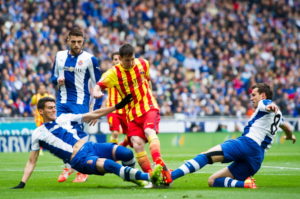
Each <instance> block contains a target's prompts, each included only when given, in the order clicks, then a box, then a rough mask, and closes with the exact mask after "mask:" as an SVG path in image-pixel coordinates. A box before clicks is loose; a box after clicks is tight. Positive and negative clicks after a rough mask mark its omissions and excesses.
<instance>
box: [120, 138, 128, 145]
mask: <svg viewBox="0 0 300 199" xmlns="http://www.w3.org/2000/svg"><path fill="white" fill-rule="evenodd" d="M128 144H129V143H128V138H127V137H125V138H124V140H123V141H122V142H120V143H119V145H121V146H125V147H126V146H128Z"/></svg>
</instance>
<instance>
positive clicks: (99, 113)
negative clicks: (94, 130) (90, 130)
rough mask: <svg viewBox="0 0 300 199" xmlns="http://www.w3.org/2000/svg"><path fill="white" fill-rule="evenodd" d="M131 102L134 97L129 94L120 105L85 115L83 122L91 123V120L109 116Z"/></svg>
mask: <svg viewBox="0 0 300 199" xmlns="http://www.w3.org/2000/svg"><path fill="white" fill-rule="evenodd" d="M131 100H132V95H131V94H129V95H127V96H126V97H125V98H124V99H122V101H121V102H120V103H118V104H116V106H112V107H107V108H100V109H97V110H95V111H92V112H88V113H85V114H83V116H82V121H83V122H87V123H89V122H90V121H91V120H93V119H98V118H100V117H102V116H104V115H107V114H108V113H111V112H113V111H114V110H116V109H121V108H124V106H126V104H128V103H129V102H131Z"/></svg>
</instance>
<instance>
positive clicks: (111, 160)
mask: <svg viewBox="0 0 300 199" xmlns="http://www.w3.org/2000/svg"><path fill="white" fill-rule="evenodd" d="M130 100H131V96H130V95H128V96H126V97H125V98H124V99H123V100H122V101H121V102H120V103H118V104H117V105H116V106H113V107H107V108H103V109H98V110H95V111H92V112H89V113H85V114H71V113H69V114H68V115H65V116H59V117H57V118H56V106H55V100H54V99H53V98H50V97H45V98H42V99H41V100H40V101H39V102H38V110H39V113H40V114H41V116H42V117H43V119H44V124H43V125H42V126H40V127H38V128H36V129H35V130H34V133H33V134H32V139H31V152H30V155H29V159H28V161H27V164H26V166H25V169H24V173H23V177H22V180H21V182H20V183H19V184H18V185H17V186H16V187H13V188H16V189H19V188H24V187H25V184H26V182H27V181H28V180H29V178H30V176H31V174H32V172H33V171H34V168H35V165H36V163H37V160H38V156H39V149H40V147H43V148H45V149H48V150H49V151H50V152H51V153H52V154H53V155H55V156H57V157H58V158H60V159H62V160H63V161H64V162H68V163H70V164H71V166H72V168H74V169H76V170H77V171H80V172H82V173H86V174H96V175H103V174H104V173H114V174H116V175H118V176H120V177H121V178H123V179H124V180H127V181H135V180H143V181H149V180H150V174H148V173H143V172H141V171H138V170H137V169H134V168H132V166H133V165H134V163H135V159H134V156H133V153H132V151H131V150H130V149H127V148H125V147H123V146H118V145H116V144H113V143H93V142H86V141H84V140H82V139H80V138H79V137H78V136H77V134H76V133H75V132H74V131H76V130H77V129H75V128H73V127H72V126H71V125H70V126H67V127H66V128H64V127H63V126H65V125H64V123H69V122H70V121H76V122H78V123H82V122H88V123H89V122H93V120H94V119H97V118H99V117H101V116H103V115H106V114H107V113H109V112H112V111H114V110H116V109H120V108H123V107H124V106H125V105H126V104H127V103H128V102H130ZM117 160H121V161H122V164H123V166H122V165H120V164H118V163H116V162H115V161H117ZM161 170H162V167H161V166H160V167H156V170H155V171H154V172H153V173H152V180H153V181H154V183H156V182H159V180H162V179H161Z"/></svg>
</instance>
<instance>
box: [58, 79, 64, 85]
mask: <svg viewBox="0 0 300 199" xmlns="http://www.w3.org/2000/svg"><path fill="white" fill-rule="evenodd" d="M57 84H58V86H62V85H64V84H65V78H64V77H59V78H58V79H57Z"/></svg>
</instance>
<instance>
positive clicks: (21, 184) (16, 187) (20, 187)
mask: <svg viewBox="0 0 300 199" xmlns="http://www.w3.org/2000/svg"><path fill="white" fill-rule="evenodd" d="M24 187H25V182H22V181H21V182H20V183H19V184H18V185H17V186H15V187H12V188H11V189H23V188H24Z"/></svg>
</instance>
